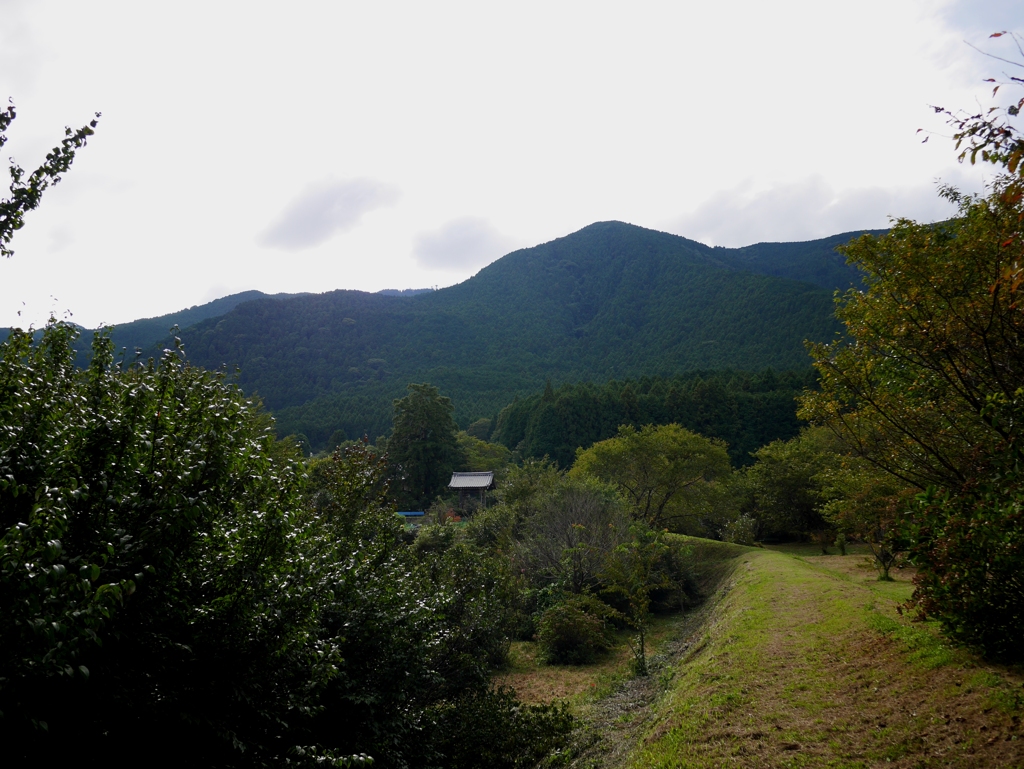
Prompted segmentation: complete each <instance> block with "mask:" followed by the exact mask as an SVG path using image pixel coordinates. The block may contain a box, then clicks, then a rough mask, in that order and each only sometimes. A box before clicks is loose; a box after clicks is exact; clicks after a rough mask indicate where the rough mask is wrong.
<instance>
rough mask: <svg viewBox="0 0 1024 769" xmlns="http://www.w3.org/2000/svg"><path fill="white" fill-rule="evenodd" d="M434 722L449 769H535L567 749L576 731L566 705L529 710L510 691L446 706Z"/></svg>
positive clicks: (433, 733)
mask: <svg viewBox="0 0 1024 769" xmlns="http://www.w3.org/2000/svg"><path fill="white" fill-rule="evenodd" d="M431 716H432V718H431V720H432V722H433V723H432V726H433V728H432V729H431V737H432V738H433V739H434V740H436V743H435V746H434V752H435V754H437V755H440V756H443V758H444V766H445V767H446V768H447V769H476V768H477V767H481V766H486V767H490V768H491V769H533V767H535V766H537V764H538V762H540V761H541V760H543V759H544V758H545V757H547V756H548V755H550V754H551V753H553V752H555V751H558V750H560V749H562V748H564V747H565V745H566V743H567V741H568V737H569V734H570V732H571V731H572V729H573V727H574V725H575V720H574V719H573V717H572V716H571V715H570V714H569V708H568V706H567V705H566V704H564V703H563V704H560V705H523V704H522V703H521V702H519V701H518V700H517V699H516V696H515V693H514V692H513V691H512V690H511V689H507V688H500V689H491V690H488V691H485V692H480V693H478V694H474V695H472V696H468V697H463V698H461V699H459V700H457V701H455V702H451V703H446V704H445V705H443V706H440V707H439V708H437V709H436V710H435V711H434V712H433V713H432V714H431Z"/></svg>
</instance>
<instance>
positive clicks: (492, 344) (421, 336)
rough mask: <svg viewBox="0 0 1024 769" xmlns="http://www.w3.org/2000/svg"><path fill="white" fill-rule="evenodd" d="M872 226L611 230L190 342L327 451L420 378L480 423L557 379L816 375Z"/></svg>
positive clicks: (378, 427)
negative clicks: (730, 232)
mask: <svg viewBox="0 0 1024 769" xmlns="http://www.w3.org/2000/svg"><path fill="white" fill-rule="evenodd" d="M855 234H856V233H850V234H845V235H837V236H833V237H831V238H828V239H825V240H820V241H812V242H809V243H798V244H758V245H755V246H749V247H747V248H743V249H725V248H711V247H708V246H705V245H703V244H700V243H696V242H694V241H691V240H687V239H685V238H681V237H678V236H676V235H669V234H667V233H663V232H656V231H653V230H647V229H644V228H641V227H636V226H633V225H628V224H623V223H621V222H602V223H598V224H593V225H590V226H589V227H585V228H584V229H582V230H580V231H579V232H576V233H573V234H572V235H569V236H567V237H564V238H560V239H558V240H555V241H552V242H550V243H545V244H543V245H540V246H536V247H534V248H528V249H522V250H520V251H516V252H514V253H511V254H508V255H507V256H505V257H503V258H501V259H499V260H497V261H496V262H494V263H493V264H491V265H489V266H488V267H485V268H484V269H482V270H481V271H480V272H479V273H478V274H477V275H476V276H474V277H473V278H470V279H469V280H467V281H465V282H463V283H460V284H459V285H456V286H452V287H450V288H446V289H442V290H439V291H428V292H425V293H420V294H416V295H413V296H408V295H404V296H388V295H384V294H368V293H364V292H359V291H334V292H330V293H326V294H319V295H302V296H297V297H293V298H285V299H270V298H257V299H255V300H253V301H248V302H243V303H240V304H238V305H237V306H235V307H234V308H233V309H232V310H231V311H230V312H228V313H226V314H224V315H223V316H220V317H210V318H207V319H205V320H203V321H201V322H199V323H198V324H196V325H195V326H194V327H192V328H190V329H186V330H184V331H183V332H182V333H181V334H180V336H181V337H182V340H183V342H184V344H185V349H186V351H187V353H188V355H189V358H190V359H191V360H192V361H193V362H195V363H197V364H199V365H202V366H205V367H209V368H218V367H221V366H227V367H229V368H232V369H233V368H234V367H236V366H237V367H239V369H240V374H239V383H240V384H241V385H242V386H243V387H244V388H245V389H246V390H248V391H254V392H257V393H258V394H259V395H260V396H261V397H262V398H263V399H264V400H265V402H266V403H267V405H268V406H269V407H270V408H271V409H272V410H274V412H275V413H276V415H277V417H278V419H279V424H280V428H281V429H282V430H283V431H285V432H297V433H303V434H305V435H306V436H307V437H308V438H309V440H310V443H311V445H313V446H314V447H316V448H320V447H322V446H323V445H324V444H325V443H326V441H327V440H328V439H329V438H330V436H331V435H332V434H333V433H334V432H335V431H336V430H339V429H340V430H343V431H344V432H346V433H347V434H349V435H350V436H351V435H358V434H362V433H363V432H368V433H369V434H370V436H371V437H374V436H375V435H376V434H380V433H383V432H384V431H385V429H386V428H387V426H388V425H389V422H390V408H391V400H392V399H393V398H395V397H398V396H399V395H401V394H402V393H403V391H404V388H405V385H406V384H407V383H408V382H410V381H421V382H422V381H426V382H431V383H433V384H434V385H436V386H438V387H439V388H440V390H441V392H442V393H444V394H446V395H448V396H450V397H451V398H452V400H453V401H454V403H455V405H456V409H457V411H456V418H457V419H458V421H459V422H460V424H463V425H465V424H466V423H468V422H469V421H470V420H472V419H474V418H477V417H480V416H495V415H496V414H497V412H498V410H499V409H501V408H502V407H503V406H505V405H506V404H508V403H509V402H510V401H511V400H512V399H513V397H515V396H516V395H517V394H520V395H525V394H527V393H530V392H534V391H536V390H538V389H539V388H540V387H543V384H544V382H545V380H547V379H551V380H553V381H555V382H580V381H606V380H608V379H610V378H616V379H624V378H629V377H639V376H643V375H648V376H655V375H658V376H665V377H672V376H676V375H678V374H680V373H681V372H692V371H698V370H712V369H724V368H735V369H743V370H748V371H749V370H760V369H763V368H766V367H769V366H772V367H775V368H776V369H782V368H800V367H803V366H805V365H806V362H807V354H806V352H805V350H804V346H803V342H804V340H805V339H812V340H824V339H830V338H832V337H834V335H835V334H836V333H838V331H839V326H838V325H837V323H836V321H835V319H834V318H833V315H832V310H833V303H832V294H833V291H834V290H835V289H838V288H846V287H848V286H849V285H851V283H854V282H856V281H857V279H858V278H857V273H856V272H854V271H851V270H850V269H849V268H848V267H846V265H845V263H844V261H843V259H842V257H840V256H839V255H838V254H836V253H834V251H833V249H834V247H835V245H837V244H839V243H842V242H845V241H847V240H849V239H850V238H851V237H853V236H854V235H855ZM796 277H800V278H803V280H795V279H794V278H796ZM179 325H180V324H179ZM118 344H121V343H120V342H119V341H118Z"/></svg>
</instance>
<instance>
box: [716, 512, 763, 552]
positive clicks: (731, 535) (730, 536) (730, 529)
mask: <svg viewBox="0 0 1024 769" xmlns="http://www.w3.org/2000/svg"><path fill="white" fill-rule="evenodd" d="M756 538H757V521H755V520H754V519H753V517H751V516H750V515H747V514H746V513H744V514H743V515H741V516H740V517H739V518H737V519H736V520H735V521H732V522H730V523H729V525H728V526H726V527H725V536H724V537H723V539H724V540H725V541H726V542H732V543H734V544H737V545H753V544H754V540H755V539H756Z"/></svg>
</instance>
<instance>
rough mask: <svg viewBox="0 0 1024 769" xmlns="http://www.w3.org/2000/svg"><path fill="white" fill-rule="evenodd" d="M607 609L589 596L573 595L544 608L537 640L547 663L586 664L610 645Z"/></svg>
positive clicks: (609, 612) (608, 612)
mask: <svg viewBox="0 0 1024 769" xmlns="http://www.w3.org/2000/svg"><path fill="white" fill-rule="evenodd" d="M611 613H612V611H611V609H609V608H608V606H607V605H606V604H604V603H602V602H601V601H599V600H598V599H597V598H594V597H593V596H591V595H574V596H570V597H569V598H567V599H566V600H565V601H564V602H562V603H559V604H556V605H555V606H552V607H551V608H549V609H547V610H546V611H545V612H544V613H543V614H542V615H541V618H540V622H539V623H538V627H539V631H538V633H537V641H538V643H539V644H540V649H541V654H542V655H543V657H544V660H545V661H546V662H548V663H550V664H563V665H586V664H588V663H591V662H593V661H595V660H596V659H597V658H598V657H599V656H601V655H602V654H603V653H604V652H606V651H607V650H608V647H609V646H610V642H609V638H608V631H607V623H606V621H605V620H606V618H607V617H608V616H609V615H610V614H611Z"/></svg>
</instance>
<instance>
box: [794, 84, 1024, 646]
mask: <svg viewBox="0 0 1024 769" xmlns="http://www.w3.org/2000/svg"><path fill="white" fill-rule="evenodd" d="M1022 107H1024V99H1022V100H1020V101H1019V102H1017V103H1016V104H1015V105H1011V106H1010V107H1009V108H1007V109H1006V110H1003V111H1000V110H996V111H986V112H983V113H978V114H974V115H951V114H950V113H947V114H948V115H950V118H951V122H953V124H954V129H955V131H956V132H955V134H954V136H955V138H956V140H957V143H958V147H960V148H962V150H963V151H962V154H961V159H966V158H969V159H970V161H971V162H972V163H973V162H975V161H976V160H977V159H978V158H979V157H980V158H981V159H982V160H983V161H985V162H990V163H993V164H995V165H996V166H997V168H998V170H999V173H998V175H997V176H996V177H995V179H994V180H993V181H992V182H990V183H989V185H988V190H987V194H985V195H984V196H968V195H963V194H961V193H959V192H958V191H957V190H955V189H952V188H950V187H945V188H943V189H942V191H941V194H942V195H943V196H944V197H945V198H947V199H948V200H951V201H953V202H954V203H956V204H958V206H959V212H958V215H957V216H956V217H955V218H954V219H951V220H950V221H947V222H943V223H940V224H918V223H915V222H912V221H909V220H906V219H900V220H898V221H897V222H896V223H895V224H894V226H893V228H892V230H891V231H890V233H889V234H888V235H886V236H884V237H880V238H874V237H862V238H860V239H859V240H857V241H855V242H854V243H852V244H850V245H849V246H847V247H846V249H845V253H846V256H847V258H848V260H849V261H850V262H851V263H852V264H854V265H856V266H858V267H859V268H860V269H862V270H863V271H864V273H865V274H866V276H867V277H866V284H867V290H866V291H864V292H858V291H851V292H849V293H847V294H846V295H845V296H843V297H841V298H840V299H839V300H838V307H837V315H838V317H839V318H840V320H842V321H843V322H844V323H845V324H846V329H847V335H848V337H849V338H850V339H851V340H853V341H854V342H855V343H854V344H848V343H845V342H836V343H834V344H831V345H812V346H811V353H812V355H813V357H814V358H815V365H816V367H817V368H818V371H819V373H820V376H821V391H820V392H818V393H808V394H807V395H806V396H805V397H804V400H803V405H802V414H803V415H804V416H805V417H806V418H809V419H812V420H814V421H816V422H819V423H821V424H824V425H827V426H828V427H829V428H831V429H832V430H833V431H835V433H836V434H837V435H838V436H840V437H841V439H842V440H843V441H845V442H846V443H847V444H848V445H849V446H850V447H852V449H853V450H854V452H855V453H856V454H857V455H859V456H861V457H863V458H864V459H865V460H867V461H869V462H871V463H872V464H874V465H875V466H877V467H879V468H881V469H882V470H884V471H886V472H888V473H890V474H892V475H894V476H896V477H897V478H899V479H901V480H902V481H903V482H905V483H906V484H908V485H910V486H912V487H916V488H917V489H920V490H926V491H927V493H926V494H923V495H922V496H921V498H920V501H919V503H918V504H916V505H915V506H913V507H912V508H911V509H909V510H906V511H904V513H903V514H902V515H901V516H900V519H901V521H900V522H901V525H902V527H903V529H904V532H905V534H906V535H907V537H908V539H909V543H908V544H909V547H910V557H911V559H912V560H913V562H914V563H915V564H916V565H917V566H918V575H917V589H916V591H915V595H914V601H915V603H916V605H917V607H918V609H919V610H920V611H921V612H922V613H924V614H926V615H930V616H933V617H936V618H937V619H939V620H941V621H942V623H943V625H944V627H945V628H946V629H947V631H949V632H950V633H951V634H952V635H954V636H955V637H957V638H959V639H960V640H963V641H966V642H968V643H972V644H976V645H978V646H979V647H981V648H982V649H983V650H985V651H986V652H988V653H991V654H998V655H1006V656H1010V657H1016V658H1021V657H1024V643H1022V642H1021V641H1020V639H1021V638H1022V637H1024V632H1022V631H1024V592H1022V591H1020V590H1019V589H1018V588H1017V587H1010V588H1009V589H1005V590H1004V589H1003V588H1002V587H998V586H1002V585H1009V586H1015V585H1018V582H1017V580H1018V579H1019V574H1020V573H1021V571H1022V570H1024V555H1022V553H1024V529H1022V527H1021V526H1020V500H1021V499H1024V485H1022V484H1021V483H1020V480H1019V479H1020V477H1021V475H1020V473H1019V467H1020V466H1021V463H1022V435H1021V425H1022V423H1024V420H1022V417H1024V388H1022V387H1021V383H1022V382H1024V315H1022V313H1021V309H1020V307H1021V305H1020V301H1021V296H1022V290H1021V286H1022V284H1024V240H1022V238H1021V236H1020V233H1021V222H1022V221H1024V202H1022V201H1024V164H1022V163H1021V159H1022V157H1024V137H1022V136H1021V134H1020V132H1019V131H1018V129H1017V128H1016V126H1015V121H1017V120H1019V115H1020V110H1021V108H1022Z"/></svg>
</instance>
